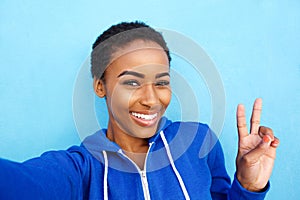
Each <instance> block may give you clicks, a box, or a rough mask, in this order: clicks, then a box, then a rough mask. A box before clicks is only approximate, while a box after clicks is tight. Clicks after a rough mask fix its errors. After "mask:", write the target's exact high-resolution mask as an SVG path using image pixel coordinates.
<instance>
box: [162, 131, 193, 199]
mask: <svg viewBox="0 0 300 200" xmlns="http://www.w3.org/2000/svg"><path fill="white" fill-rule="evenodd" d="M160 137H161V139H162V141H163V143H164V146H165V148H166V151H167V155H168V158H169V161H170V163H171V166H172V169H173V171H174V173H175V175H176V177H177V179H178V181H179V184H180V187H181V190H182V192H183V194H184V197H185V199H186V200H190V197H189V194H188V192H187V190H186V187H185V185H184V182H183V180H182V178H181V176H180V174H179V172H178V170H177V168H176V166H175V164H174V160H173V157H172V154H171V151H170V147H169V144H168V142H167V140H166V137H165V135H164V132H163V131H160Z"/></svg>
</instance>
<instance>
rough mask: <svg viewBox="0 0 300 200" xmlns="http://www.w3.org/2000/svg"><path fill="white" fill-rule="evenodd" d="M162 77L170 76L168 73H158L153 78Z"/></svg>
mask: <svg viewBox="0 0 300 200" xmlns="http://www.w3.org/2000/svg"><path fill="white" fill-rule="evenodd" d="M163 76H170V73H169V72H164V73H160V74H157V75H156V76H155V78H161V77H163Z"/></svg>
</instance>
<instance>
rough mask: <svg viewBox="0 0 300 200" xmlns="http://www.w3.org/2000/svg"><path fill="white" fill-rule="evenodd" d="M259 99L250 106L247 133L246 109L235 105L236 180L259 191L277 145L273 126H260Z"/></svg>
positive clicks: (250, 188)
mask: <svg viewBox="0 0 300 200" xmlns="http://www.w3.org/2000/svg"><path fill="white" fill-rule="evenodd" d="M261 110H262V99H260V98H259V99H256V100H255V102H254V105H253V110H252V116H251V123H250V133H248V129H247V124H246V116H245V108H244V106H243V105H241V104H240V105H238V107H237V116H236V117H237V129H238V135H239V146H238V155H237V158H236V167H237V173H236V175H237V179H238V180H239V182H240V184H241V185H242V186H243V187H244V188H246V189H247V190H250V191H255V192H257V191H261V190H262V189H264V188H265V186H266V184H267V183H268V180H269V178H270V176H271V173H272V169H273V165H274V160H275V157H276V148H277V147H278V145H279V139H278V138H276V137H275V136H274V135H273V131H272V129H270V128H268V127H264V126H260V115H261Z"/></svg>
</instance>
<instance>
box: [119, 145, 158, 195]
mask: <svg viewBox="0 0 300 200" xmlns="http://www.w3.org/2000/svg"><path fill="white" fill-rule="evenodd" d="M153 143H154V142H151V143H149V148H148V151H147V154H146V158H145V163H144V170H140V168H139V167H138V166H137V164H136V163H135V162H133V161H132V160H131V159H130V158H129V157H128V156H127V155H126V154H124V153H123V151H122V149H120V150H119V153H120V154H122V155H123V156H124V157H126V158H127V159H128V160H130V162H131V163H132V164H133V165H134V166H135V167H136V169H137V171H138V172H139V175H140V178H141V182H142V186H143V193H144V199H145V200H150V199H151V198H150V191H149V186H148V179H147V170H146V167H147V160H148V155H149V152H150V149H151V146H152V144H153Z"/></svg>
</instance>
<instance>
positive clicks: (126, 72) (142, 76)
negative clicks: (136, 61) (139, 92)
mask: <svg viewBox="0 0 300 200" xmlns="http://www.w3.org/2000/svg"><path fill="white" fill-rule="evenodd" d="M124 75H132V76H136V77H139V78H145V75H144V74H141V73H138V72H133V71H123V72H122V73H121V74H119V76H118V78H119V77H121V76H124Z"/></svg>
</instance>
